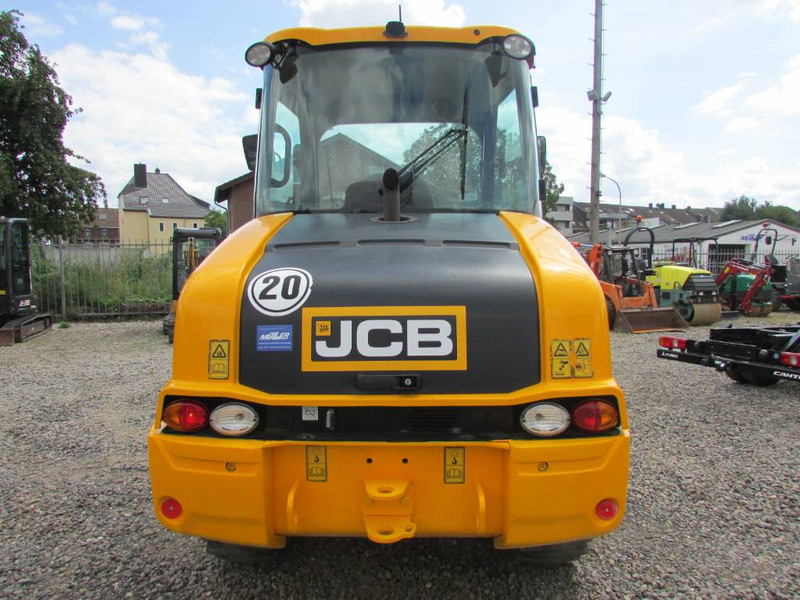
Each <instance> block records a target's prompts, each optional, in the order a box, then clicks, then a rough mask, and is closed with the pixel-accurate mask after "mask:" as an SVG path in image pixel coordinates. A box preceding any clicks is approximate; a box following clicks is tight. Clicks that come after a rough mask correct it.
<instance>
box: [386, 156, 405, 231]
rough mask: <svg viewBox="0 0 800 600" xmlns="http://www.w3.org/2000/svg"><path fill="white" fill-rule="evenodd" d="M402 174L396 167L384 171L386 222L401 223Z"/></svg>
mask: <svg viewBox="0 0 800 600" xmlns="http://www.w3.org/2000/svg"><path fill="white" fill-rule="evenodd" d="M403 220H404V219H402V218H401V217H400V174H399V173H398V172H397V171H395V170H394V169H391V168H389V169H386V171H384V173H383V217H382V218H381V221H383V222H384V223H400V222H401V221H403Z"/></svg>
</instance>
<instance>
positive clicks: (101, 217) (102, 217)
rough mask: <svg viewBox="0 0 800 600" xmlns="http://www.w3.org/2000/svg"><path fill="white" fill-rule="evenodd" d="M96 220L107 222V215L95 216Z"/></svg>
mask: <svg viewBox="0 0 800 600" xmlns="http://www.w3.org/2000/svg"><path fill="white" fill-rule="evenodd" d="M97 218H98V219H100V220H101V221H107V220H108V215H107V214H106V213H100V214H99V215H97Z"/></svg>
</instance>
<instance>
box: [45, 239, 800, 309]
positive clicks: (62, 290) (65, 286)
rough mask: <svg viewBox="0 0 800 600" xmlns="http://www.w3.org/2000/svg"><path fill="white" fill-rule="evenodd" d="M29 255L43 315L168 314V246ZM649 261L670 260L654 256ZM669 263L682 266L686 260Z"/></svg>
mask: <svg viewBox="0 0 800 600" xmlns="http://www.w3.org/2000/svg"><path fill="white" fill-rule="evenodd" d="M31 250H32V274H33V288H34V293H35V294H36V295H37V296H38V298H39V306H40V310H41V311H42V312H49V313H52V314H54V315H57V316H59V317H60V318H62V319H64V318H66V319H89V318H102V317H108V318H110V317H134V316H148V315H151V316H157V315H165V314H167V313H168V312H169V305H170V301H171V299H172V254H171V250H172V246H171V245H170V244H169V243H168V242H164V243H153V244H121V245H108V244H60V245H59V244H52V245H51V244H41V245H33V246H32V248H31ZM792 254H793V253H785V254H778V255H776V258H777V260H778V264H786V261H787V260H788V259H789V258H790V256H792ZM734 257H735V256H733V255H731V256H728V255H724V254H721V253H714V252H712V253H700V254H697V255H696V257H694V260H693V262H694V266H697V267H699V268H703V269H707V270H709V271H711V272H712V273H714V274H715V275H716V274H717V273H719V271H720V270H721V269H722V267H723V265H724V264H725V263H726V262H727V261H728V260H729V259H730V258H734ZM736 257H738V258H744V257H742V256H740V255H737V256H736ZM653 258H654V260H670V259H672V258H673V257H672V256H666V255H660V254H657V255H655V256H654V257H653ZM674 258H676V259H678V261H682V260H683V259H684V258H685V257H674ZM747 258H749V257H747ZM762 261H763V257H757V260H756V263H757V264H760V263H761V262H762Z"/></svg>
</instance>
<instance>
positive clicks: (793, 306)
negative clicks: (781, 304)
mask: <svg viewBox="0 0 800 600" xmlns="http://www.w3.org/2000/svg"><path fill="white" fill-rule="evenodd" d="M786 306H788V307H789V310H793V311H800V298H792V299H791V300H787V301H786Z"/></svg>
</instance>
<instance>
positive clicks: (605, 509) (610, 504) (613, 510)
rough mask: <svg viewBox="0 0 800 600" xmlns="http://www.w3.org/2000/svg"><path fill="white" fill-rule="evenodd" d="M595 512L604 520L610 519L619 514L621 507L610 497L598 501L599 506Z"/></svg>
mask: <svg viewBox="0 0 800 600" xmlns="http://www.w3.org/2000/svg"><path fill="white" fill-rule="evenodd" d="M594 512H595V514H596V515H597V516H598V517H600V518H601V519H603V521H610V520H611V519H613V518H614V517H616V516H617V513H618V512H619V508H618V507H617V503H616V502H614V501H613V500H611V499H610V498H606V499H605V500H601V501H600V502H598V503H597V506H595V508H594Z"/></svg>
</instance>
